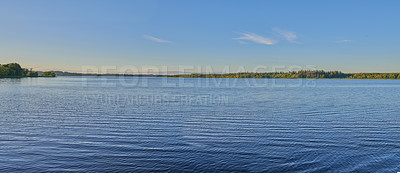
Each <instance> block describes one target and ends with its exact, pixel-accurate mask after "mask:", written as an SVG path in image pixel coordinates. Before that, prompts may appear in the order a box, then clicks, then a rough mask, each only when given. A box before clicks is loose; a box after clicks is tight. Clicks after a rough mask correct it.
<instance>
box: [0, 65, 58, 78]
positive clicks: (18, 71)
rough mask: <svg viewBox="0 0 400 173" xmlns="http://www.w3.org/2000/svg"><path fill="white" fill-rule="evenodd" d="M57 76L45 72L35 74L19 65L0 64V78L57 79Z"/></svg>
mask: <svg viewBox="0 0 400 173" xmlns="http://www.w3.org/2000/svg"><path fill="white" fill-rule="evenodd" d="M55 76H56V74H55V73H53V72H43V74H41V75H39V74H38V72H34V71H31V70H28V69H25V68H22V67H21V66H20V65H19V64H17V63H10V64H4V65H1V64H0V78H5V77H6V78H21V77H55Z"/></svg>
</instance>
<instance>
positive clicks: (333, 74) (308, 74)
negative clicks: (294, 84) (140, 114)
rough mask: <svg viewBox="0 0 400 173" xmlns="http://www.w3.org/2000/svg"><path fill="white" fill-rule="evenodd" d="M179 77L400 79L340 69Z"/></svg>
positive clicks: (390, 74)
mask: <svg viewBox="0 0 400 173" xmlns="http://www.w3.org/2000/svg"><path fill="white" fill-rule="evenodd" d="M168 77H180V78H278V79H301V78H304V79H400V73H342V72H340V71H323V70H301V71H292V72H266V73H249V72H241V73H227V74H199V73H193V74H183V75H170V76H168Z"/></svg>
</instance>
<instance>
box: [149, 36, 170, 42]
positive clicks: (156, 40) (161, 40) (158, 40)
mask: <svg viewBox="0 0 400 173" xmlns="http://www.w3.org/2000/svg"><path fill="white" fill-rule="evenodd" d="M143 37H144V38H146V39H148V40H151V41H154V42H157V43H172V42H171V41H168V40H163V39H160V38H157V37H153V36H150V35H144V36H143Z"/></svg>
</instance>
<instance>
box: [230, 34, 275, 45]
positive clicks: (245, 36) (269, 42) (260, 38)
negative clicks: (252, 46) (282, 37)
mask: <svg viewBox="0 0 400 173" xmlns="http://www.w3.org/2000/svg"><path fill="white" fill-rule="evenodd" d="M241 34H242V35H243V36H242V37H239V38H233V39H235V40H248V41H252V42H255V43H259V44H266V45H273V44H276V43H277V42H276V41H275V40H272V39H269V38H266V37H263V36H259V35H257V34H254V33H241Z"/></svg>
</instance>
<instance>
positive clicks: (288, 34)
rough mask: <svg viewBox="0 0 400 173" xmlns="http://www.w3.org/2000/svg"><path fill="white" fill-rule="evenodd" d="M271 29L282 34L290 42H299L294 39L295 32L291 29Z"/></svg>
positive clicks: (295, 36) (295, 37)
mask: <svg viewBox="0 0 400 173" xmlns="http://www.w3.org/2000/svg"><path fill="white" fill-rule="evenodd" d="M272 30H273V31H275V32H277V33H278V34H280V35H281V36H283V37H284V38H285V39H286V40H287V41H289V42H291V43H296V44H299V43H300V42H297V41H295V39H297V34H296V33H295V32H293V31H287V30H283V29H280V28H272Z"/></svg>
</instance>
